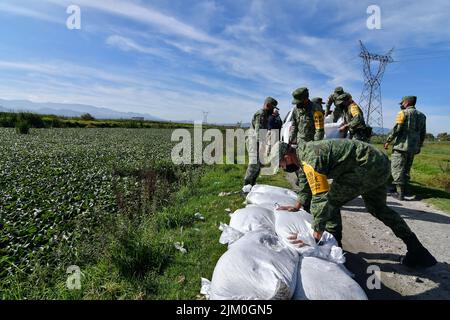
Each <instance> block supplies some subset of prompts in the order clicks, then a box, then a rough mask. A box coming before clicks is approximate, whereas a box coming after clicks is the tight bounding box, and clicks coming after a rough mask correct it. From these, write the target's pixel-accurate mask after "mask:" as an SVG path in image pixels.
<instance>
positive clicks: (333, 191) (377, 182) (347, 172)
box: [270, 139, 437, 267]
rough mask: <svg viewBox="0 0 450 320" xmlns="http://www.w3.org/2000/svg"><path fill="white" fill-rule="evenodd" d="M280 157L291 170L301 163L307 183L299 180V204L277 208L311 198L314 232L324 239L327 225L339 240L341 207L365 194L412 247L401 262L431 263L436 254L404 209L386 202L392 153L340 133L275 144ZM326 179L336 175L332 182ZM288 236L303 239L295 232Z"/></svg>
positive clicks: (274, 152) (274, 153)
mask: <svg viewBox="0 0 450 320" xmlns="http://www.w3.org/2000/svg"><path fill="white" fill-rule="evenodd" d="M277 158H278V160H279V165H280V167H281V168H283V169H284V170H286V171H288V172H292V171H295V170H297V169H298V168H299V167H302V168H303V170H300V171H299V172H300V174H303V175H304V176H305V180H306V181H307V183H305V184H304V185H301V186H300V191H299V194H298V202H297V204H296V205H295V206H281V207H280V208H279V210H288V211H298V210H299V209H300V208H301V207H302V206H303V203H305V202H307V200H308V198H310V199H311V210H310V212H311V214H312V216H313V223H312V225H311V227H312V228H313V230H314V233H313V236H314V238H315V239H316V241H320V239H321V237H322V234H323V232H324V231H328V232H330V233H331V234H333V236H334V237H335V238H336V240H337V241H338V242H339V244H340V245H341V240H342V219H341V212H340V208H341V207H342V206H343V205H345V204H346V203H347V202H349V201H350V200H352V199H354V198H356V197H358V196H359V195H361V196H362V199H363V200H364V203H365V205H366V208H367V210H368V211H369V213H370V214H372V215H373V216H374V217H375V218H377V219H379V220H380V221H382V222H383V223H384V224H385V225H386V226H388V227H389V228H391V229H392V231H393V232H394V234H395V235H396V236H397V237H399V238H400V239H402V240H403V242H404V243H405V244H406V246H407V250H408V252H407V253H406V256H405V257H404V258H403V259H402V264H404V265H407V266H410V267H430V266H433V265H435V264H436V263H437V261H436V259H434V257H433V256H432V255H431V254H430V253H429V252H428V250H427V249H425V248H424V247H423V246H422V244H421V243H420V241H419V240H418V239H417V237H416V235H415V234H414V233H413V232H412V231H411V229H410V228H409V227H408V225H407V224H406V222H405V221H404V220H403V219H402V218H401V217H400V215H399V214H398V213H397V212H395V211H394V210H392V209H391V208H389V207H388V206H387V204H386V184H387V182H388V179H389V178H390V163H389V159H388V157H387V156H386V154H384V153H383V152H382V151H380V150H378V149H377V148H376V147H374V146H372V145H370V144H367V143H363V142H361V141H356V140H348V139H336V140H323V141H313V142H309V143H306V144H303V145H300V146H299V147H298V148H297V150H294V149H293V148H291V147H290V146H288V145H287V144H285V143H282V142H280V143H278V144H277V145H275V146H274V148H273V150H272V153H271V157H270V160H272V161H273V160H274V159H275V160H277ZM328 179H333V182H332V183H331V184H330V183H329V182H328ZM289 240H291V241H293V243H296V244H298V245H300V246H301V245H303V244H302V243H301V241H300V240H297V235H293V236H292V237H291V238H289Z"/></svg>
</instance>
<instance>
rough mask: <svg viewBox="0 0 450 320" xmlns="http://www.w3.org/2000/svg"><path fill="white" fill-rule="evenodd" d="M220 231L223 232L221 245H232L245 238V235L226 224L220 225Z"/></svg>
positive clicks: (220, 239) (220, 240)
mask: <svg viewBox="0 0 450 320" xmlns="http://www.w3.org/2000/svg"><path fill="white" fill-rule="evenodd" d="M219 230H220V231H222V234H221V235H220V238H219V243H221V244H232V243H233V242H236V241H237V240H239V239H240V238H242V237H243V236H244V233H242V232H240V231H239V230H236V229H234V228H232V227H230V226H228V225H227V224H225V223H220V226H219Z"/></svg>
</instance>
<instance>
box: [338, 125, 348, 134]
mask: <svg viewBox="0 0 450 320" xmlns="http://www.w3.org/2000/svg"><path fill="white" fill-rule="evenodd" d="M347 129H348V125H347V124H345V125H343V126H342V127H340V128H339V132H344V131H347Z"/></svg>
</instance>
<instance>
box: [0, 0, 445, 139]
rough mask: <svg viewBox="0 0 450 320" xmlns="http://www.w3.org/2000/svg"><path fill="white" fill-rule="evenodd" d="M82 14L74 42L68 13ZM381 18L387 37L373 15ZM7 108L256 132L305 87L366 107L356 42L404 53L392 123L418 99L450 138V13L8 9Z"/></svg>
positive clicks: (302, 7) (22, 2) (98, 6)
mask: <svg viewBox="0 0 450 320" xmlns="http://www.w3.org/2000/svg"><path fill="white" fill-rule="evenodd" d="M71 4H76V5H79V6H80V8H81V30H68V29H67V28H66V19H67V17H68V14H67V13H66V8H67V7H68V6H69V5H71ZM372 4H375V5H378V6H379V7H380V8H381V29H380V30H369V29H368V28H367V27H366V20H367V18H368V17H369V14H367V12H366V10H367V7H368V6H369V5H372ZM0 19H1V28H0V39H1V41H0V72H1V73H0V74H1V76H0V98H4V99H29V100H32V101H36V102H62V103H64V102H67V103H82V104H92V105H96V106H100V107H108V108H111V109H115V110H119V111H134V112H145V113H149V114H152V115H155V116H158V117H161V118H165V119H170V120H201V119H202V111H209V112H210V114H209V118H208V119H209V121H211V122H227V123H232V122H236V121H243V122H248V121H249V120H250V118H251V116H252V114H253V113H254V112H255V111H256V110H257V109H258V108H259V107H260V106H261V104H262V101H263V100H264V98H265V97H266V96H268V95H271V96H273V97H275V98H277V99H278V100H279V102H280V107H281V110H282V114H285V113H286V112H287V110H289V109H290V108H291V105H290V100H291V99H290V98H291V96H290V94H291V92H292V91H293V90H294V89H295V88H297V87H300V86H307V87H308V88H309V89H310V93H311V96H322V97H324V98H326V97H327V96H328V95H329V93H330V92H331V91H332V90H333V89H334V87H336V86H337V85H342V86H344V88H345V89H346V91H348V92H350V93H352V94H353V96H354V97H355V98H356V100H359V96H360V94H361V90H362V86H363V82H362V81H363V79H362V62H361V59H360V58H359V57H358V53H359V47H358V40H359V39H361V40H363V42H364V43H365V44H366V46H367V47H368V49H369V50H370V51H373V52H376V53H385V52H387V51H388V50H389V49H390V48H391V47H395V48H396V49H395V51H394V55H393V57H394V59H395V60H396V62H395V63H392V64H390V65H389V66H388V67H387V70H386V73H385V77H384V79H383V83H382V95H383V108H384V123H385V127H391V126H392V124H393V122H394V118H395V114H396V113H397V112H398V104H397V102H398V101H399V99H400V98H401V97H402V96H404V95H417V96H418V104H417V106H418V108H419V109H421V110H422V111H423V112H424V113H425V114H426V115H427V118H428V129H429V131H430V132H432V133H438V132H442V131H450V126H449V123H450V106H449V105H448V101H450V80H449V75H448V74H449V72H450V32H449V30H450V2H449V1H447V0H428V1H414V2H410V1H397V0H396V1H393V0H390V1H342V0H339V1H338V0H330V1H326V0H322V1H317V0H307V1H306V0H304V1H301V0H281V1H275V0H253V1H251V0H248V1H244V0H223V1H214V0H204V1H200V0H199V1H189V0H170V1H169V0H165V1H163V0H153V1H144V0H142V1H138V0H135V1H132V0H129V1H125V0H110V1H106V0H78V1H77V0H70V1H66V0H40V1H36V0H0Z"/></svg>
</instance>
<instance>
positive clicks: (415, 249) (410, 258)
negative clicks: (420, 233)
mask: <svg viewBox="0 0 450 320" xmlns="http://www.w3.org/2000/svg"><path fill="white" fill-rule="evenodd" d="M403 241H404V242H405V244H406V248H407V250H408V252H407V253H406V255H405V256H404V257H403V258H402V260H401V263H402V264H403V265H405V266H407V267H410V268H417V267H419V268H420V267H422V268H429V267H432V266H434V265H435V264H436V263H437V261H436V259H435V258H434V257H433V256H432V255H431V253H430V252H429V251H428V250H427V249H426V248H425V247H424V246H423V245H422V244H421V243H420V241H419V239H417V237H416V235H415V234H412V235H411V236H409V237H408V238H405V239H403Z"/></svg>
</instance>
